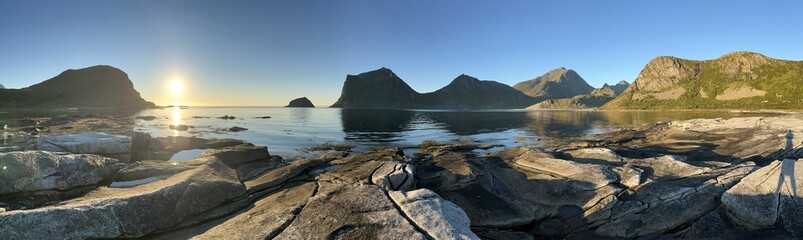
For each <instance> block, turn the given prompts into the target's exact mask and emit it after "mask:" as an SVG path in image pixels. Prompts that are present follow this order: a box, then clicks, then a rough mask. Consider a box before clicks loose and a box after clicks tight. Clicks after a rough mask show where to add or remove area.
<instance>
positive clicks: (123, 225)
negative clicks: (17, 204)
mask: <svg viewBox="0 0 803 240" xmlns="http://www.w3.org/2000/svg"><path fill="white" fill-rule="evenodd" d="M244 194H245V188H243V186H242V185H241V184H240V182H239V180H238V179H237V175H236V173H235V172H234V170H233V169H230V168H228V167H226V165H225V164H223V163H221V162H219V161H213V162H211V163H210V164H209V165H206V166H202V167H198V168H196V169H193V170H190V171H184V172H181V173H179V174H176V175H174V176H172V177H170V178H168V179H165V180H160V181H156V182H152V183H148V184H145V185H140V186H136V187H132V188H105V187H102V188H99V189H98V190H96V191H93V192H91V193H90V194H87V195H85V196H83V197H81V198H78V199H74V200H71V201H68V202H64V203H61V204H58V205H55V206H50V207H44V208H39V209H34V210H25V211H11V212H5V213H2V217H0V231H2V232H3V234H4V237H7V238H11V239H19V238H26V239H31V238H33V239H54V238H59V239H86V238H120V237H126V238H133V237H141V236H144V235H145V234H147V233H151V232H155V231H159V230H165V229H169V228H171V227H172V226H174V225H176V224H177V223H179V222H181V221H182V220H183V219H186V218H189V217H190V216H193V215H196V214H199V213H202V212H204V211H207V210H209V209H212V208H214V207H216V206H219V205H221V204H223V203H224V202H227V201H230V200H232V199H234V198H237V197H240V196H243V195H244Z"/></svg>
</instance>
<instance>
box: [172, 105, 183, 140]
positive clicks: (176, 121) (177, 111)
mask: <svg viewBox="0 0 803 240" xmlns="http://www.w3.org/2000/svg"><path fill="white" fill-rule="evenodd" d="M171 120H172V121H173V126H176V128H175V129H173V136H178V135H179V134H178V129H179V128H178V127H177V126H178V125H181V108H179V107H178V106H175V107H173V117H172V118H171Z"/></svg>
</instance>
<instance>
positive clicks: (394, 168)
mask: <svg viewBox="0 0 803 240" xmlns="http://www.w3.org/2000/svg"><path fill="white" fill-rule="evenodd" d="M413 169H414V168H413V166H412V165H410V164H406V163H398V162H385V163H383V164H382V166H380V167H379V168H378V169H377V170H376V171H374V174H373V176H372V178H371V182H373V183H374V184H375V185H377V186H379V187H381V188H384V189H386V190H389V191H406V190H409V189H412V188H414V187H415V179H414V178H413V176H414V175H413Z"/></svg>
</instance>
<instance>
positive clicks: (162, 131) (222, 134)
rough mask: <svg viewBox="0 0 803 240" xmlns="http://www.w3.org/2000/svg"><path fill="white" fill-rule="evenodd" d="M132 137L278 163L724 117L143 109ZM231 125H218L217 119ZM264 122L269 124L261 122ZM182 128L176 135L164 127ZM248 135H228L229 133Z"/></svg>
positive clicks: (538, 141)
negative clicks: (257, 154) (263, 151)
mask: <svg viewBox="0 0 803 240" xmlns="http://www.w3.org/2000/svg"><path fill="white" fill-rule="evenodd" d="M133 115H136V116H154V117H156V119H155V120H143V119H137V120H136V130H138V131H142V132H147V133H150V134H151V135H153V136H198V137H206V138H237V139H243V140H246V141H249V142H251V143H254V144H256V145H265V146H268V149H269V151H270V153H271V154H275V155H280V156H283V157H296V156H304V155H307V154H306V153H303V152H302V151H299V149H302V148H307V147H312V146H317V145H321V144H327V143H328V144H346V145H353V146H355V147H356V149H357V150H360V149H367V148H371V147H379V146H399V147H407V146H414V145H417V144H420V143H421V142H423V141H426V140H433V141H437V142H457V141H472V142H480V143H488V144H501V145H504V146H506V147H512V146H519V145H529V146H539V145H542V144H543V143H544V142H545V141H546V140H547V139H550V138H593V135H594V134H598V133H605V132H608V131H613V130H616V129H619V128H629V127H636V126H640V125H644V124H649V123H653V122H658V121H670V120H685V119H693V118H730V117H736V116H744V114H740V113H736V112H725V111H699V112H696V111H525V110H516V111H506V110H497V111H429V110H370V109H338V108H280V107H191V108H186V109H181V108H164V109H147V110H142V111H139V112H136V113H133ZM224 115H228V116H234V119H230V120H226V119H220V118H218V117H220V116H224ZM267 117H270V118H267ZM178 124H183V125H189V126H190V128H189V130H187V131H177V130H172V129H170V128H169V126H170V125H178ZM235 126H237V127H242V128H247V129H248V130H244V131H240V132H230V131H228V129H229V128H231V127H235Z"/></svg>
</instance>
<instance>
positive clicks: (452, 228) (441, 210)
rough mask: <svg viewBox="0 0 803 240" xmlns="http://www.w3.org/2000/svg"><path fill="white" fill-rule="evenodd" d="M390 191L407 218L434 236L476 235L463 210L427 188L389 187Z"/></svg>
mask: <svg viewBox="0 0 803 240" xmlns="http://www.w3.org/2000/svg"><path fill="white" fill-rule="evenodd" d="M389 195H390V198H391V199H392V200H393V202H394V203H395V204H396V205H397V206H399V209H401V210H402V211H403V212H404V215H405V216H407V218H409V219H410V220H411V221H412V222H413V223H414V224H415V225H416V226H418V227H419V228H421V229H422V230H423V231H424V232H426V233H427V235H428V236H430V237H432V238H434V239H479V237H477V235H476V234H474V233H473V232H471V229H470V228H469V226H470V221H469V219H468V216H467V215H466V213H465V212H463V210H462V209H460V207H458V206H457V205H455V204H454V203H451V202H449V201H446V200H443V199H442V198H440V196H438V194H436V193H435V192H433V191H431V190H429V189H418V190H415V191H409V192H405V191H392V192H390V193H389Z"/></svg>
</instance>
